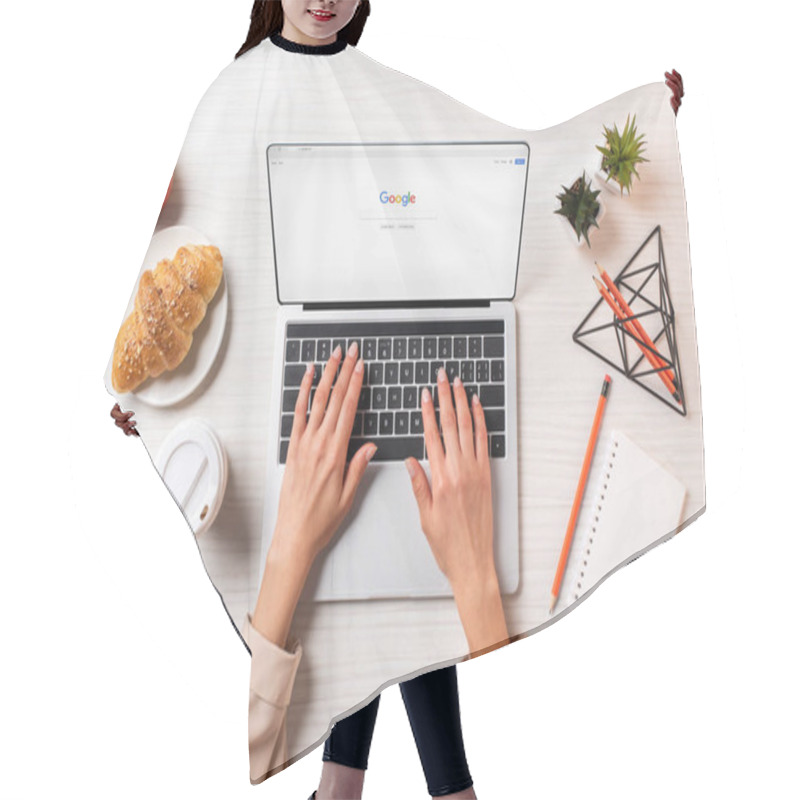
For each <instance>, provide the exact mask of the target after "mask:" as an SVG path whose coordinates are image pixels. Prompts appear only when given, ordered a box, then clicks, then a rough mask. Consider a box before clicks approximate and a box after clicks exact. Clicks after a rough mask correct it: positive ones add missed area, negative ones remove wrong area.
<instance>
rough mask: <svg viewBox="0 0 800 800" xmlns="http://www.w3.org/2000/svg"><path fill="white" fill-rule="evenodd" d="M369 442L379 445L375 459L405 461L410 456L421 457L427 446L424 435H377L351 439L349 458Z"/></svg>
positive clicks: (348, 447) (348, 451) (348, 450)
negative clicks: (369, 437) (370, 437)
mask: <svg viewBox="0 0 800 800" xmlns="http://www.w3.org/2000/svg"><path fill="white" fill-rule="evenodd" d="M367 442H372V443H374V444H376V445H377V446H378V450H377V452H376V453H375V455H374V456H373V457H372V460H373V461H403V460H404V459H406V458H408V457H409V456H414V458H418V459H421V458H422V455H423V451H424V447H425V439H424V437H422V436H387V437H386V438H381V437H380V436H376V437H375V438H373V439H351V440H350V443H349V445H348V446H347V460H348V461H349V460H350V459H351V458H352V457H353V455H354V454H355V453H356V452H357V451H358V450H359V449H360V448H362V447H363V446H364V445H365V444H367Z"/></svg>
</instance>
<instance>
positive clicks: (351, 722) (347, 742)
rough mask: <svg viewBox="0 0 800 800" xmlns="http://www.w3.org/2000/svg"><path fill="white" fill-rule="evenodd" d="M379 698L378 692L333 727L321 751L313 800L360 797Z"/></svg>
mask: <svg viewBox="0 0 800 800" xmlns="http://www.w3.org/2000/svg"><path fill="white" fill-rule="evenodd" d="M380 699H381V697H380V695H378V696H377V697H376V698H375V699H374V700H373V701H372V702H371V703H370V704H369V705H366V706H364V708H362V709H360V710H359V711H356V712H355V713H354V714H351V715H350V716H349V717H345V718H344V719H343V720H340V721H339V722H337V723H336V724H335V725H334V726H333V730H332V731H331V735H330V736H329V737H328V739H327V741H326V742H325V748H324V749H323V751H322V762H323V763H322V777H321V778H320V781H319V789H317V792H316V799H315V800H360V797H361V791H362V789H363V787H364V773H365V771H366V769H367V761H368V759H369V749H370V745H371V744H372V734H373V732H374V730H375V719H376V718H377V716H378V703H379V701H380Z"/></svg>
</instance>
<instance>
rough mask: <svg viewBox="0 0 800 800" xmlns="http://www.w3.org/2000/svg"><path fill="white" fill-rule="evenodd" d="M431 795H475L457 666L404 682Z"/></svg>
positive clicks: (468, 796)
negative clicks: (463, 732) (460, 704)
mask: <svg viewBox="0 0 800 800" xmlns="http://www.w3.org/2000/svg"><path fill="white" fill-rule="evenodd" d="M400 692H401V693H402V695H403V702H404V703H405V705H406V711H407V712H408V721H409V722H410V723H411V730H412V732H413V734H414V741H415V742H416V743H417V751H418V752H419V758H420V761H421V762H422V769H423V772H424V773H425V781H426V782H427V784H428V792H429V793H430V795H431V797H451V798H453V800H455V798H470V797H475V793H474V791H473V789H472V776H471V775H470V772H469V766H468V765H467V756H466V753H465V752H464V739H463V736H462V733H461V710H460V707H459V703H458V681H457V678H456V668H455V667H446V668H445V669H437V670H434V671H433V672H426V673H425V674H424V675H420V676H419V677H418V678H414V679H413V680H410V681H406V682H405V683H401V684H400Z"/></svg>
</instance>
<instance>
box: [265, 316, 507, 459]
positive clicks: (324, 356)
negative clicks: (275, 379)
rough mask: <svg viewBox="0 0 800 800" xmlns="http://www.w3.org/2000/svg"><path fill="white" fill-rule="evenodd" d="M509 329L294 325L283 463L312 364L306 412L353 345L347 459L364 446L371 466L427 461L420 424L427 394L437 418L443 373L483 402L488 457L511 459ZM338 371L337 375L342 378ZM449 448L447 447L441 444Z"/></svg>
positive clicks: (498, 324)
mask: <svg viewBox="0 0 800 800" xmlns="http://www.w3.org/2000/svg"><path fill="white" fill-rule="evenodd" d="M504 332H505V323H504V322H503V320H431V321H425V320H420V321H414V320H409V321H407V322H405V321H404V322H354V323H342V322H327V323H326V322H320V323H290V324H288V325H287V328H286V350H285V352H284V363H283V398H282V409H281V423H280V424H281V430H280V463H281V464H285V463H286V454H287V452H288V450H289V438H290V437H291V433H292V424H293V421H294V409H295V404H296V403H297V397H298V395H299V393H300V388H299V387H300V384H301V382H302V380H303V375H304V374H305V370H306V364H309V363H311V362H314V363H315V371H314V381H313V384H312V389H311V396H310V398H309V411H310V409H311V403H312V402H313V400H314V393H315V392H316V387H317V385H318V383H319V380H320V377H321V375H322V370H323V369H324V367H325V365H326V363H327V361H328V359H329V358H330V356H331V353H332V352H333V351H334V350H335V349H336V346H337V345H339V346H341V348H342V361H344V357H345V355H346V353H347V349H348V348H349V347H350V345H351V344H352V343H353V342H357V344H358V353H359V356H360V357H361V358H363V359H364V379H363V382H362V385H361V396H360V397H359V402H358V410H357V412H356V416H355V420H354V423H353V433H352V435H351V437H350V442H349V445H348V449H347V459H348V461H349V460H350V458H351V457H352V456H353V455H354V454H355V453H356V452H357V451H358V450H359V449H360V448H361V447H362V446H363V445H364V444H366V443H367V442H374V443H375V444H376V445H377V446H378V451H377V452H376V453H375V456H374V457H373V459H372V460H373V461H403V460H405V459H406V458H408V457H409V456H414V457H415V458H417V459H419V460H420V461H422V460H425V459H427V457H428V455H427V453H426V452H425V438H424V428H423V424H422V390H423V388H424V387H426V386H427V387H428V390H429V391H430V392H431V394H432V395H433V403H434V410H435V412H436V422H437V424H438V425H439V432H440V434H441V421H440V419H439V389H438V385H437V381H436V375H437V373H438V370H439V368H440V367H444V368H445V370H446V372H447V377H448V379H449V381H450V383H451V384H452V382H453V379H454V378H455V377H456V375H458V376H460V378H461V380H462V382H463V383H464V389H465V390H466V393H467V400H468V401H469V402H470V407H471V403H472V395H473V394H476V393H477V395H478V399H479V400H480V401H481V405H482V406H483V409H484V416H485V418H486V428H487V431H488V435H489V455H490V456H491V457H492V458H504V457H505V454H506V391H505V375H506V362H505V334H504ZM340 371H341V365H340V366H339V368H338V371H337V378H338V376H339V372H340ZM443 444H444V443H443Z"/></svg>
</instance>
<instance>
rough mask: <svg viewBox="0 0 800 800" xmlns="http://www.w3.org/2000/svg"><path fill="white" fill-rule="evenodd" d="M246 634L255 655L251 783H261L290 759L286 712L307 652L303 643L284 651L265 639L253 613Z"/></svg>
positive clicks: (250, 727)
mask: <svg viewBox="0 0 800 800" xmlns="http://www.w3.org/2000/svg"><path fill="white" fill-rule="evenodd" d="M244 635H245V640H246V641H247V645H248V647H249V648H250V652H251V653H252V660H251V662H250V710H249V714H248V740H249V742H250V783H252V784H257V783H261V782H262V781H263V780H265V778H266V777H267V773H269V772H270V770H273V769H275V768H276V767H279V766H280V765H281V764H284V763H285V762H286V760H287V750H286V711H287V709H288V707H289V701H290V700H291V698H292V688H293V686H294V679H295V675H296V674H297V667H298V666H299V665H300V659H301V658H302V655H303V649H302V648H301V647H300V645H299V643H297V642H291V643H289V648H290V649H289V650H284V649H283V648H281V647H278V645H276V644H274V643H273V642H270V641H269V640H268V639H265V638H264V637H263V636H262V635H261V634H260V633H259V632H258V631H257V630H256V629H255V628H254V627H253V626H252V620H251V618H250V615H249V614H248V616H247V624H246V625H245V630H244Z"/></svg>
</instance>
